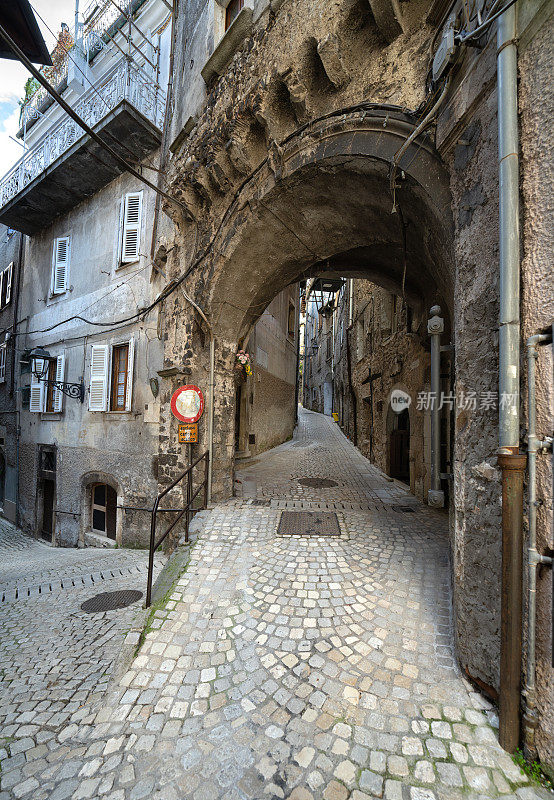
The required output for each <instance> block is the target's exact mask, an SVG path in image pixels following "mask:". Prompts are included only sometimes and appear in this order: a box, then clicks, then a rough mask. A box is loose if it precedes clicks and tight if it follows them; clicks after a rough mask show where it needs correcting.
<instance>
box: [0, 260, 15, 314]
mask: <svg viewBox="0 0 554 800" xmlns="http://www.w3.org/2000/svg"><path fill="white" fill-rule="evenodd" d="M12 279H13V261H12V263H11V264H10V265H9V266H8V267H6V269H3V270H2V271H1V272H0V308H4V306H7V305H8V303H9V302H10V300H11V299H12Z"/></svg>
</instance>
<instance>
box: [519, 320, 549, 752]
mask: <svg viewBox="0 0 554 800" xmlns="http://www.w3.org/2000/svg"><path fill="white" fill-rule="evenodd" d="M549 341H551V337H550V336H548V335H547V334H537V335H536V336H530V337H529V339H527V391H528V409H527V414H528V437H527V438H528V447H527V454H528V458H529V546H528V565H527V567H528V575H529V582H528V587H527V593H528V599H527V669H526V680H525V690H524V696H525V711H524V714H523V730H524V749H525V754H526V755H527V756H528V757H530V758H535V757H536V755H537V747H536V743H535V731H536V729H537V721H538V717H537V712H536V684H535V671H536V657H535V643H536V616H537V568H538V566H539V564H548V565H550V566H551V565H552V559H551V558H550V557H549V556H543V555H541V554H540V553H539V552H538V550H537V506H538V503H537V453H539V452H540V451H541V450H543V449H546V447H548V444H549V443H548V441H546V440H545V441H544V442H543V441H540V439H538V437H537V413H536V391H535V375H536V361H537V358H538V352H537V346H538V345H539V344H540V343H541V342H549Z"/></svg>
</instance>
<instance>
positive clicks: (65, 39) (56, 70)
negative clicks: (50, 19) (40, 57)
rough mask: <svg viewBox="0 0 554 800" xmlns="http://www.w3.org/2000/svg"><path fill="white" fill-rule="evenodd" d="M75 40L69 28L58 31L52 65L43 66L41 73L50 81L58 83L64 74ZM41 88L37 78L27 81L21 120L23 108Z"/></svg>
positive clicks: (21, 108) (20, 103)
mask: <svg viewBox="0 0 554 800" xmlns="http://www.w3.org/2000/svg"><path fill="white" fill-rule="evenodd" d="M74 44H75V42H74V40H73V36H72V35H71V33H70V32H69V29H68V28H62V30H61V31H60V32H59V33H58V41H57V42H56V46H55V47H54V49H53V50H52V52H51V53H50V56H51V58H52V65H51V66H50V65H49V66H46V67H41V70H40V71H41V73H42V74H43V75H44V77H45V78H46V80H48V81H50V83H52V84H54V85H56V84H57V83H58V82H59V80H60V78H61V76H62V74H63V70H64V67H65V64H66V62H67V57H68V53H69V51H70V50H71V49H72V48H73V46H74ZM39 88H40V83H39V82H38V81H37V79H36V78H28V80H27V81H26V83H25V87H24V95H23V98H22V99H21V100H20V101H19V106H20V111H19V121H20V122H21V116H22V114H23V109H24V108H25V106H26V104H27V103H28V102H29V101H30V100H31V98H32V97H33V95H34V94H35V93H36V92H37V91H38V89H39Z"/></svg>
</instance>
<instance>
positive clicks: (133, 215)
mask: <svg viewBox="0 0 554 800" xmlns="http://www.w3.org/2000/svg"><path fill="white" fill-rule="evenodd" d="M141 221H142V192H130V193H129V194H126V195H125V201H124V204H123V234H122V237H121V263H122V264H127V263H129V262H130V261H138V258H139V250H140V228H141Z"/></svg>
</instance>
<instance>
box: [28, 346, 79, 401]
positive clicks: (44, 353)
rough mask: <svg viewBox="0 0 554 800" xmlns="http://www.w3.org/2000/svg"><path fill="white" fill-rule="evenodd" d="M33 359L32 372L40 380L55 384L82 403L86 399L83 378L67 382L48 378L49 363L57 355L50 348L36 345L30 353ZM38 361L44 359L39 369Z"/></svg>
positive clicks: (68, 395)
mask: <svg viewBox="0 0 554 800" xmlns="http://www.w3.org/2000/svg"><path fill="white" fill-rule="evenodd" d="M29 358H30V359H31V372H32V373H33V375H34V376H35V378H38V380H39V381H42V382H43V383H46V384H47V385H48V386H54V387H55V388H56V389H58V391H60V392H62V394H65V395H66V396H67V397H73V398H75V399H76V400H80V401H81V403H83V402H84V400H85V384H84V383H83V379H82V378H81V382H80V383H65V382H64V381H53V380H50V378H48V365H49V363H50V361H55V360H56V357H55V356H51V355H50V353H49V352H48V350H45V349H44V347H35V348H33V349H32V350H31V352H30V353H29ZM37 361H42V369H41V370H40V372H38V371H37Z"/></svg>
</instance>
